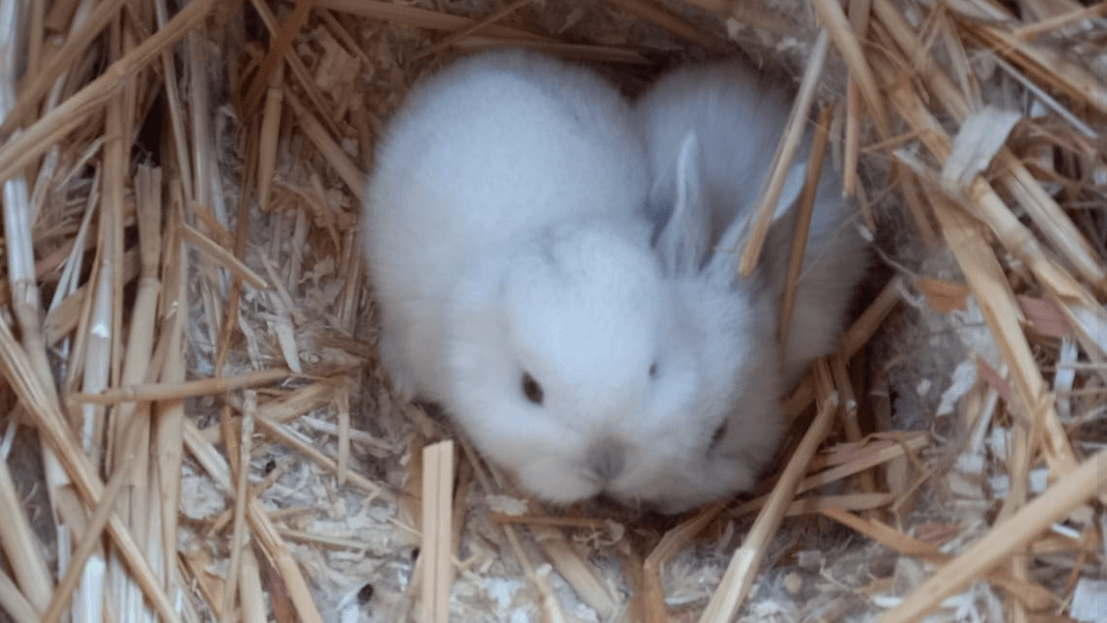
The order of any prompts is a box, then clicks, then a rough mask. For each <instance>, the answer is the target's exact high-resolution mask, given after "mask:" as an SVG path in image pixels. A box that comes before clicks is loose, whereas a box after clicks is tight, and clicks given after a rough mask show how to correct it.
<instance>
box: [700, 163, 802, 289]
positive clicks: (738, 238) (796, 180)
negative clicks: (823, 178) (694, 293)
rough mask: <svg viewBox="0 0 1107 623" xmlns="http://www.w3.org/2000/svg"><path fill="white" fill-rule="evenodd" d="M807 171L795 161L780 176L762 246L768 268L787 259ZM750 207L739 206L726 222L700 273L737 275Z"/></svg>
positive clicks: (730, 279)
mask: <svg viewBox="0 0 1107 623" xmlns="http://www.w3.org/2000/svg"><path fill="white" fill-rule="evenodd" d="M806 174H807V163H806V162H805V161H800V162H795V163H793V164H792V166H791V168H789V170H788V174H787V175H786V176H785V178H784V185H783V187H782V188H781V191H780V199H779V200H778V201H777V204H776V209H775V210H773V220H772V224H771V225H769V232H768V236H767V237H766V239H765V244H764V245H763V246H762V250H761V259H760V262H759V265H760V266H766V265H771V266H770V268H769V270H768V272H770V273H774V274H775V273H776V272H777V270H776V269H777V268H778V267H777V264H778V261H779V260H780V258H782V257H783V258H785V261H787V257H788V254H789V252H790V249H791V236H792V231H793V230H794V229H795V218H793V217H794V216H795V210H793V209H792V208H793V207H794V206H795V204H796V201H798V200H799V196H800V193H801V192H802V191H803V185H804V182H805V177H806ZM752 212H753V208H752V207H751V208H748V209H744V210H739V212H738V214H739V216H738V217H737V218H735V219H734V221H733V222H732V223H731V224H730V225H727V228H726V231H724V232H723V235H722V236H721V237H720V238H719V241H718V243H716V245H715V249H714V251H712V253H711V257H710V258H709V260H708V262H707V264H706V265H705V266H704V270H703V272H704V275H705V276H707V278H708V279H713V280H718V281H720V282H723V283H727V284H730V283H732V282H733V280H734V279H736V278H737V275H738V257H737V254H738V253H739V252H741V247H742V245H743V243H744V242H745V241H746V239H747V236H748V234H749V225H750V218H751V217H752Z"/></svg>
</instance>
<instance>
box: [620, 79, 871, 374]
mask: <svg viewBox="0 0 1107 623" xmlns="http://www.w3.org/2000/svg"><path fill="white" fill-rule="evenodd" d="M791 107H792V102H791V100H790V98H789V96H788V95H787V93H786V92H785V91H784V89H782V88H779V87H778V86H776V85H773V84H769V83H767V82H766V81H765V80H763V79H761V78H759V77H758V76H756V75H755V74H754V73H752V72H751V71H750V70H748V69H746V68H744V67H742V66H741V65H738V64H736V63H734V62H719V63H709V64H704V65H697V66H692V67H686V68H682V69H678V70H675V71H673V72H671V73H669V74H667V75H665V76H663V77H662V78H661V79H660V80H659V81H658V82H657V84H656V85H654V86H653V88H652V89H651V90H650V91H649V92H648V93H647V94H646V95H645V96H644V97H643V98H642V99H641V100H640V101H639V102H638V103H637V104H636V106H635V113H636V115H637V118H638V123H639V125H640V127H641V128H642V129H643V134H644V137H645V140H646V144H647V153H648V158H649V161H650V168H651V171H650V173H651V177H652V178H653V179H654V185H653V188H652V189H651V191H650V199H649V205H650V210H649V212H650V214H651V218H653V219H654V220H655V221H656V222H664V221H665V219H667V218H668V215H669V212H671V211H672V210H673V206H674V205H676V204H679V203H680V202H681V201H685V202H691V203H696V202H700V203H701V204H702V207H704V208H706V209H707V210H708V211H709V212H710V216H709V217H708V218H710V222H711V232H712V233H711V239H712V243H716V244H719V243H720V239H721V238H722V237H723V236H724V232H727V233H726V234H725V235H728V236H729V237H731V238H732V239H733V240H730V241H728V242H726V243H722V244H719V246H720V248H726V249H732V248H733V247H734V246H735V245H734V243H735V242H737V240H738V238H739V236H738V234H739V233H741V232H742V231H743V229H742V228H743V227H744V226H745V222H746V220H747V218H748V217H749V216H750V212H751V211H752V207H753V203H754V202H755V201H756V199H757V193H758V191H759V189H760V187H761V183H762V180H763V179H764V178H765V176H766V174H767V173H768V168H769V165H770V163H771V161H772V156H773V152H774V151H775V149H776V145H777V143H778V142H779V140H780V137H781V135H782V134H783V132H784V129H785V126H786V124H787V121H788V114H789V111H790V110H791ZM689 137H692V138H693V139H694V141H698V143H699V148H700V149H699V154H697V155H698V157H699V160H700V161H701V162H702V165H701V166H699V167H695V168H694V170H690V169H689V168H688V167H681V166H680V161H679V159H678V155H679V154H680V152H681V147H682V145H684V144H685V143H686V142H687V141H688V140H689ZM809 153H810V132H809V133H808V136H807V137H806V139H805V141H804V143H803V145H802V147H801V149H800V150H799V153H798V154H797V155H796V158H795V161H794V163H793V166H792V168H791V169H790V171H789V174H788V176H787V178H786V181H785V185H784V192H783V193H782V195H781V199H780V202H779V204H778V207H777V209H776V220H775V221H774V224H773V225H772V227H771V229H770V232H769V238H768V240H767V241H766V244H765V247H764V251H763V255H762V257H761V269H760V273H761V274H760V276H759V280H755V282H754V284H752V285H749V286H747V285H741V286H739V288H742V289H746V288H751V287H753V288H758V287H760V288H764V289H765V290H766V292H767V293H768V295H769V296H770V298H771V300H772V308H773V311H772V314H773V315H774V320H775V315H776V306H777V300H778V297H780V296H781V294H782V292H783V286H784V280H785V273H786V270H787V264H788V253H789V249H790V245H791V239H792V231H793V228H794V223H795V209H794V208H793V205H794V203H795V201H796V199H797V198H798V196H799V193H800V191H801V190H802V187H803V179H804V174H805V171H806V164H807V160H808V154H809ZM838 179H839V176H838V175H837V174H836V173H834V172H833V171H831V167H830V163H829V159H828V160H827V162H826V164H824V166H823V173H822V175H821V177H820V180H819V187H818V192H817V196H816V200H815V210H814V213H813V216H812V220H811V225H810V230H809V233H808V238H807V248H806V253H805V255H804V264H803V272H802V274H801V277H800V282H799V285H798V289H797V293H796V301H795V307H794V311H793V316H792V322H791V325H790V326H789V330H788V342H787V344H786V345H785V346H784V349H783V353H782V355H781V359H782V360H781V363H780V366H781V369H782V378H783V384H784V385H785V386H786V387H785V389H787V387H788V386H791V385H793V384H794V383H795V381H796V380H798V377H799V375H800V374H802V372H803V371H804V370H805V369H806V368H807V367H808V366H809V365H810V363H811V361H812V360H813V359H814V358H815V357H818V356H821V355H825V354H828V353H830V352H833V350H834V348H835V346H836V342H837V338H838V334H839V331H840V330H841V326H842V323H843V321H844V315H845V312H846V308H847V306H848V304H849V301H850V298H851V296H852V293H853V289H854V288H855V286H856V285H857V283H858V281H859V280H860V279H861V277H862V276H863V275H864V272H865V264H866V258H867V251H866V250H865V243H864V241H863V240H862V239H861V237H860V236H859V235H858V234H857V232H856V229H855V226H854V223H853V213H852V211H851V210H848V209H847V208H846V206H845V204H844V203H843V201H842V197H841V194H842V192H841V186H840V184H839V183H838ZM689 187H691V188H692V191H691V192H692V194H693V195H694V196H691V197H690V196H689V195H688V193H687V192H686V193H683V194H682V193H680V192H679V189H680V188H689ZM697 187H698V188H697ZM695 211H696V210H695V207H692V208H690V209H689V210H687V211H686V212H685V213H686V214H688V213H693V214H694V213H695ZM728 228H730V229H729V231H728ZM757 284H760V285H757ZM766 363H768V362H766Z"/></svg>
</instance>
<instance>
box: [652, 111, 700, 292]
mask: <svg viewBox="0 0 1107 623" xmlns="http://www.w3.org/2000/svg"><path fill="white" fill-rule="evenodd" d="M675 164H676V166H675V168H674V169H672V170H670V171H667V172H665V173H663V174H662V175H660V176H659V177H658V179H657V181H656V182H655V184H654V188H653V190H652V191H651V193H650V196H651V203H652V205H651V208H650V209H649V211H650V212H651V217H653V218H657V219H658V220H661V218H660V217H661V215H660V214H657V213H658V212H660V211H661V210H660V209H659V208H658V206H657V203H656V199H657V198H659V197H671V199H672V201H671V203H670V202H664V201H663V202H662V203H669V205H671V206H672V213H671V214H670V216H669V218H668V220H667V221H666V222H665V225H664V226H663V227H662V228H661V231H660V232H658V234H657V237H656V239H655V241H654V247H655V248H656V249H657V252H658V255H659V256H660V257H661V263H662V265H663V266H664V267H665V271H666V273H668V274H669V275H673V276H687V275H693V274H695V273H696V272H697V271H699V269H700V264H701V262H702V261H703V257H704V254H705V253H706V251H707V245H708V241H709V239H710V236H711V210H710V207H709V206H708V205H707V197H706V196H705V194H704V190H705V189H704V180H703V164H702V155H701V153H700V142H699V139H697V138H696V133H695V132H693V131H690V132H688V134H686V135H685V136H684V140H683V141H681V144H680V151H679V152H678V153H677V158H676V163H675Z"/></svg>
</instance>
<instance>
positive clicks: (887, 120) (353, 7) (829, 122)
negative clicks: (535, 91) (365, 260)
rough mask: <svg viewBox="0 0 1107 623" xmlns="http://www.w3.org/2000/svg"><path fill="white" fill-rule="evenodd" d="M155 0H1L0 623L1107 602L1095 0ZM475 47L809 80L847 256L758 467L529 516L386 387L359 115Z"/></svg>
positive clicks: (864, 616)
mask: <svg viewBox="0 0 1107 623" xmlns="http://www.w3.org/2000/svg"><path fill="white" fill-rule="evenodd" d="M181 4H182V6H176V7H175V6H171V3H169V2H166V0H132V1H130V2H125V1H123V0H53V1H52V2H29V3H28V2H18V1H17V0H0V29H2V31H0V118H2V119H3V121H2V124H0V181H2V182H3V184H4V194H3V218H4V223H3V225H4V238H3V243H2V244H3V247H4V251H5V255H4V259H3V270H2V271H0V281H2V283H0V304H2V305H3V307H2V313H0V403H2V404H3V407H4V408H3V409H2V410H0V435H2V437H0V456H2V457H3V459H4V460H3V461H0V620H11V621H16V622H19V623H23V622H29V621H47V622H49V621H57V620H61V619H63V618H65V617H69V618H71V619H72V620H100V619H102V618H104V617H107V619H108V620H138V619H139V618H157V619H160V620H164V621H205V620H227V621H229V620H247V621H263V620H276V621H294V620H297V619H298V620H302V621H308V622H310V621H322V620H328V621H339V620H341V621H353V620H367V621H405V620H420V621H446V620H447V618H449V617H451V616H452V617H453V619H454V620H465V621H508V620H510V621H518V620H546V621H648V622H662V621H673V620H675V621H691V620H698V621H703V622H723V621H733V620H741V621H845V620H858V621H861V620H864V621H867V620H878V621H881V622H883V623H898V622H906V621H915V620H919V619H920V618H921V617H923V616H930V617H932V618H929V619H927V620H928V621H954V620H958V621H962V620H974V621H975V620H980V621H983V620H1001V619H1002V620H1009V621H1042V622H1045V621H1103V620H1105V617H1107V614H1105V612H1107V605H1105V603H1107V550H1105V546H1104V544H1103V543H1104V541H1103V536H1104V530H1105V528H1107V516H1105V514H1104V506H1103V503H1104V501H1107V498H1105V496H1107V477H1104V476H1103V475H1104V474H1105V473H1107V472H1105V470H1107V450H1104V449H1103V448H1104V444H1105V442H1107V427H1105V426H1104V424H1103V422H1104V420H1105V419H1107V417H1105V416H1107V408H1105V407H1104V404H1105V403H1107V388H1105V384H1107V366H1105V364H1104V353H1105V352H1107V311H1105V307H1104V302H1105V300H1107V274H1105V273H1107V265H1105V263H1104V258H1105V257H1107V160H1105V157H1104V152H1105V149H1104V147H1105V145H1107V141H1105V140H1104V138H1103V137H1104V136H1105V133H1107V123H1104V121H1105V119H1107V116H1105V113H1107V92H1105V87H1104V85H1105V84H1107V51H1105V48H1104V42H1105V41H1107V20H1105V19H1104V18H1103V17H1102V16H1103V15H1104V13H1107V3H1104V2H1099V3H1097V4H1093V5H1089V6H1084V5H1083V4H1081V3H1080V2H1077V1H1075V0H1011V1H1010V2H1004V3H999V2H994V1H992V0H950V1H948V2H913V1H911V0H851V1H850V2H848V3H846V4H847V6H846V7H844V8H843V6H842V5H841V4H840V3H838V2H833V1H831V0H766V1H764V2H757V3H731V2H726V1H723V0H683V1H679V2H678V1H668V2H660V1H655V0H608V1H607V2H600V3H591V2H558V3H554V2H547V3H543V2H538V1H535V0H521V1H517V2H507V1H505V0H458V1H456V2H442V1H438V2H432V1H431V0H425V1H424V0H418V1H415V2H403V3H400V2H378V1H373V0H318V1H312V0H297V1H296V2H295V3H294V4H293V3H291V2H287V1H285V2H266V1H264V0H252V1H250V2H216V1H215V0H192V1H191V2H189V3H181ZM497 45H516V46H527V47H533V48H538V49H542V50H546V51H548V52H550V53H552V54H557V55H561V56H565V57H569V58H575V59H581V60H583V61H585V62H590V63H594V64H596V65H597V66H598V67H600V68H601V70H602V71H604V72H605V73H606V74H608V75H610V76H611V77H612V78H613V79H616V80H618V81H619V82H620V83H621V84H622V85H623V86H624V87H625V90H626V91H627V92H628V93H630V94H633V93H635V92H637V91H639V90H641V89H642V88H643V87H644V86H645V85H646V84H648V81H649V80H650V79H651V77H652V76H653V75H655V74H656V73H657V72H658V71H659V70H660V69H661V68H663V67H665V66H668V65H672V64H675V63H678V62H685V61H689V60H692V61H694V60H697V59H703V58H706V57H717V56H734V55H745V56H746V57H748V58H749V59H750V60H751V62H753V63H758V64H766V65H774V66H778V67H780V68H783V69H785V70H786V71H787V72H790V73H791V75H793V76H794V77H795V78H796V82H797V84H798V90H799V94H800V95H799V97H798V98H797V108H798V109H799V110H798V114H797V115H794V118H795V119H797V122H796V126H795V127H794V128H793V129H792V130H791V131H790V132H789V133H788V134H787V135H786V136H785V137H782V142H781V147H780V149H779V150H778V154H777V158H776V162H777V166H779V167H785V166H786V165H787V161H788V160H789V159H790V156H789V155H788V152H789V149H794V141H795V138H796V136H798V132H799V131H800V130H801V129H802V128H801V125H800V124H802V123H806V121H804V120H806V119H809V118H813V117H815V116H816V115H812V114H810V113H811V111H812V110H813V109H814V107H815V106H816V104H817V105H818V106H819V108H820V110H821V112H820V114H818V115H817V118H818V121H817V123H819V127H820V128H821V129H822V130H824V131H822V132H820V137H821V140H823V139H825V141H826V143H827V145H828V148H829V149H831V150H832V153H833V154H834V161H835V163H836V168H837V170H836V171H835V172H834V174H836V175H842V176H843V179H844V181H845V188H846V191H847V193H849V194H850V195H853V196H855V197H857V198H858V199H859V203H860V205H861V206H862V219H861V220H862V226H863V228H864V229H865V231H866V232H867V233H868V234H870V235H871V237H872V239H873V241H874V244H873V246H874V248H875V250H876V252H877V253H878V254H879V255H880V257H881V258H882V260H883V261H882V262H881V264H882V265H883V266H884V268H883V269H882V270H877V271H874V275H873V277H872V279H871V283H870V284H869V288H868V289H869V292H868V294H867V296H866V300H865V304H864V308H863V310H861V311H860V312H859V315H858V317H857V319H856V321H855V322H854V323H853V324H852V325H851V326H850V327H849V328H848V329H847V330H846V331H845V332H844V333H843V336H842V340H841V348H840V350H839V353H838V354H837V355H835V356H833V357H831V358H828V359H827V360H826V361H820V362H818V363H817V364H816V366H815V368H814V370H813V371H812V372H811V374H809V375H808V377H807V378H805V379H804V381H803V382H802V383H801V384H800V386H799V387H798V388H797V389H796V390H795V392H794V393H793V394H792V395H791V396H790V397H789V399H788V401H787V404H786V412H787V413H786V415H787V417H789V418H790V420H791V421H792V422H793V433H794V434H793V435H792V438H791V442H790V443H789V444H787V446H786V447H785V448H784V449H782V451H781V458H780V463H779V469H778V470H776V472H775V475H774V476H773V477H772V478H771V479H769V480H768V481H766V482H765V483H762V485H761V486H760V487H759V489H758V490H757V491H755V492H754V495H751V496H748V497H747V498H744V499H742V500H736V501H731V502H728V503H725V504H718V505H714V506H711V507H709V508H706V509H702V510H700V511H698V512H695V513H690V514H689V515H688V516H685V517H679V518H671V519H658V518H650V517H641V516H635V515H633V514H631V513H629V512H627V511H618V510H612V509H596V508H593V507H590V506H587V505H584V506H581V507H579V508H572V509H567V510H562V511H551V510H549V509H543V508H542V507H541V506H540V505H537V504H534V503H533V502H531V503H529V504H528V503H527V501H526V500H525V499H524V498H523V497H522V496H521V495H520V494H519V493H518V492H517V491H516V490H514V489H513V488H512V486H511V484H510V481H509V480H507V479H504V478H503V477H502V476H501V475H500V474H498V473H496V471H495V469H494V467H493V466H488V465H485V464H484V463H483V462H482V461H481V459H480V457H478V456H476V455H475V454H474V453H473V451H472V449H471V448H470V447H469V446H468V445H467V444H466V443H465V440H464V439H463V438H461V437H459V436H458V435H457V434H456V431H454V430H453V429H452V428H451V426H450V425H449V423H448V422H447V421H446V420H445V419H444V418H442V417H441V416H440V414H435V413H429V414H428V413H427V411H426V410H425V409H424V408H423V407H421V406H419V405H411V404H401V403H398V402H397V401H396V400H394V399H393V397H392V395H391V394H390V390H389V387H388V384H387V382H386V379H385V378H384V375H383V374H382V372H381V370H380V368H379V366H378V364H377V360H376V352H375V333H374V326H375V325H374V319H373V310H372V302H371V297H370V295H369V286H368V284H366V283H365V277H364V270H363V266H362V264H361V262H362V260H361V257H362V253H361V251H360V250H359V249H358V240H357V236H355V235H354V233H353V230H354V226H355V223H356V219H357V215H358V211H359V209H360V203H361V194H362V187H363V180H364V177H365V172H366V171H367V170H368V169H369V167H370V166H371V163H372V150H373V141H374V138H375V136H376V135H377V133H378V132H379V130H380V129H381V127H382V123H383V120H385V119H387V116H388V114H389V113H390V111H391V110H392V109H394V108H395V106H396V105H397V104H398V103H399V102H400V101H401V100H402V98H403V96H404V93H405V92H406V89H407V88H408V87H410V85H411V84H413V83H414V82H415V81H416V80H418V79H419V78H420V77H421V76H423V75H425V74H426V73H427V72H429V71H433V70H434V69H435V68H436V67H439V66H441V65H442V64H444V63H447V62H449V61H450V60H451V59H453V58H455V57H456V56H457V55H458V54H462V53H465V52H467V51H470V50H474V49H479V48H484V47H489V46H497ZM790 144H793V147H789V145H790ZM772 179H773V176H772V175H770V181H769V182H767V183H766V193H767V194H768V195H771V194H772V190H773V187H774V182H772V181H771V180H772ZM771 203H772V202H770V201H765V204H766V205H771ZM758 244H759V241H758V240H757V238H756V236H755V237H754V239H753V240H752V241H751V244H750V246H749V247H747V253H746V255H745V256H744V257H743V264H742V266H743V268H746V269H748V268H749V264H750V262H751V261H753V258H755V257H756V247H757V245H758ZM736 617H737V619H736Z"/></svg>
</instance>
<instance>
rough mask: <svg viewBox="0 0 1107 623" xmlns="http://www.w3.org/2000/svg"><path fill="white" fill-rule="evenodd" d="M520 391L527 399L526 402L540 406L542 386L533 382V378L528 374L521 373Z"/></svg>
mask: <svg viewBox="0 0 1107 623" xmlns="http://www.w3.org/2000/svg"><path fill="white" fill-rule="evenodd" d="M522 389H523V395H524V396H526V397H527V400H529V401H531V402H533V403H534V404H536V405H541V404H542V386H541V385H539V384H538V381H536V380H534V377H533V376H531V375H530V373H529V372H524V373H523V382H522Z"/></svg>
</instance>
